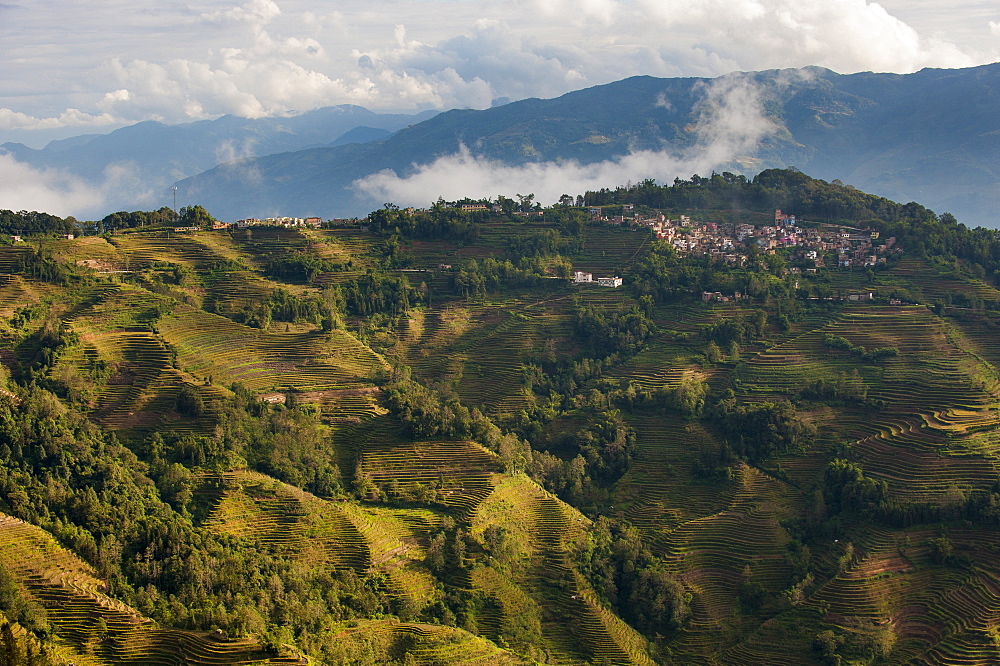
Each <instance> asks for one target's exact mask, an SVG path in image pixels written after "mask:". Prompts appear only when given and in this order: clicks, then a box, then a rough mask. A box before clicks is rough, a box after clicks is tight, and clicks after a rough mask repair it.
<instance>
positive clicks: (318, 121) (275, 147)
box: [0, 105, 437, 212]
mask: <svg viewBox="0 0 1000 666" xmlns="http://www.w3.org/2000/svg"><path fill="white" fill-rule="evenodd" d="M435 113H437V112H436V111H425V112H422V113H418V114H414V115H409V114H383V113H375V112H373V111H369V110H368V109H365V108H363V107H360V106H352V105H343V106H333V107H327V108H323V109H317V110H315V111H310V112H308V113H304V114H301V115H298V116H294V117H290V118H259V119H248V118H238V117H235V116H223V117H222V118H218V119H216V120H204V121H198V122H193V123H185V124H182V125H164V124H162V123H158V122H154V121H147V122H142V123H138V124H136V125H131V126H129V127H123V128H121V129H119V130H116V131H114V132H111V133H110V134H104V135H101V134H89V135H83V136H77V137H72V138H69V139H62V140H58V141H52V142H50V143H49V144H48V145H47V146H45V148H43V149H41V150H35V149H32V148H28V147H27V146H24V145H22V144H17V143H5V144H3V145H0V152H3V151H4V150H6V151H7V152H9V153H10V154H11V155H13V156H14V158H15V159H17V160H18V161H20V162H25V163H27V164H30V165H31V166H33V167H36V168H58V169H62V170H64V171H67V172H69V173H71V174H74V175H76V176H78V177H80V178H84V179H86V180H89V181H91V182H92V183H94V185H95V187H100V188H103V189H104V191H105V192H106V194H107V201H106V207H107V209H108V210H107V211H106V212H111V211H113V210H119V209H128V210H134V209H136V208H141V207H159V206H161V205H164V204H168V203H169V201H168V194H167V190H168V189H169V187H170V185H172V184H173V183H174V182H175V181H177V180H180V179H182V178H185V177H187V176H192V175H195V174H198V173H201V172H203V171H205V170H206V169H211V168H212V167H214V166H216V165H217V164H220V163H223V162H229V161H232V160H235V159H240V158H248V157H257V156H261V155H270V154H272V153H282V152H287V151H293V150H302V149H305V148H312V147H316V146H328V145H342V144H346V143H356V142H363V141H373V140H377V139H384V138H386V137H387V136H390V135H391V134H392V133H393V132H395V131H397V130H399V129H401V128H403V127H406V126H408V125H412V124H413V123H418V122H420V121H422V120H426V119H427V118H430V117H431V116H433V115H434V114H435Z"/></svg>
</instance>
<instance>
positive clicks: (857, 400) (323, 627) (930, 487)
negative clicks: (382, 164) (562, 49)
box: [0, 176, 1000, 665]
mask: <svg viewBox="0 0 1000 666" xmlns="http://www.w3.org/2000/svg"><path fill="white" fill-rule="evenodd" d="M796 177H797V176H796ZM727 205H729V204H728V203H727ZM726 210H728V209H726ZM716 212H718V211H716ZM576 213H579V215H577V219H576V222H578V223H579V224H571V223H573V222H574V218H573V215H575V214H576ZM381 214H382V216H383V217H385V216H391V215H397V216H402V215H404V213H403V212H402V211H398V210H395V209H390V210H386V211H382V213H381ZM685 214H686V215H691V216H694V215H696V211H692V210H685ZM727 214H728V213H727ZM427 215H428V216H432V215H438V216H440V217H441V219H442V220H445V222H447V221H448V219H446V213H443V212H441V210H440V209H438V211H437V212H436V213H428V214H427ZM453 215H454V216H457V217H456V218H455V220H451V224H452V227H445V226H442V225H443V224H444V223H443V222H441V220H437V221H434V224H435V225H437V226H433V225H431V224H430V222H427V224H428V227H427V228H426V229H425V228H423V227H420V226H419V224H421V222H420V220H419V219H418V220H417V221H416V222H414V221H412V220H411V221H410V222H407V220H406V219H404V218H402V217H398V218H394V219H395V222H394V224H393V226H392V227H391V228H388V227H387V228H386V229H381V228H379V226H378V224H377V222H378V219H379V218H378V216H376V215H375V214H373V221H372V224H371V228H365V229H363V228H360V227H358V226H350V227H336V228H323V229H283V228H252V229H250V230H244V229H232V230H216V231H208V230H204V231H197V232H186V233H175V232H173V231H167V230H164V229H159V230H136V231H132V232H130V233H119V234H115V235H106V236H86V237H83V238H77V239H74V240H67V239H63V238H51V237H46V238H42V237H39V238H38V239H35V240H33V241H32V243H31V244H29V243H12V244H11V245H9V246H6V247H2V248H0V315H2V318H0V361H2V363H3V370H2V373H0V379H2V380H3V382H4V384H3V386H2V387H0V388H2V389H3V390H2V391H0V420H2V422H3V424H4V425H3V429H2V431H0V534H2V538H0V613H3V617H4V618H5V621H6V622H9V626H8V628H9V629H10V632H9V634H5V635H7V638H5V639H4V640H7V641H8V642H9V643H10V644H12V645H14V646H15V648H16V649H18V650H21V651H22V653H23V654H24V655H27V651H28V650H29V648H30V650H31V651H32V654H44V656H45V658H46V659H48V660H50V662H52V663H70V662H72V663H77V664H103V663H194V664H200V663H206V664H207V663H211V664H241V663H293V662H297V661H298V660H300V658H301V659H311V660H313V662H314V663H333V664H338V663H344V664H369V663H386V664H413V663H417V664H456V665H457V664H470V665H472V664H529V663H552V664H580V665H584V664H604V663H607V664H616V665H624V664H642V665H648V664H660V663H663V664H667V663H677V664H682V663H683V664H761V663H767V664H771V663H774V664H813V663H830V664H832V663H854V664H862V663H865V664H883V663H884V664H888V663H914V664H951V663H968V664H990V663H997V661H998V660H1000V648H998V647H997V645H998V642H1000V639H998V638H997V636H998V626H1000V564H998V560H997V552H998V548H1000V509H998V507H1000V486H998V479H1000V370H998V368H1000V345H998V343H997V339H998V333H1000V309H998V307H1000V306H998V303H1000V299H998V298H996V294H997V293H1000V292H997V290H996V288H995V286H994V285H993V281H992V277H991V276H992V275H993V274H992V273H990V272H989V270H992V269H989V270H987V267H986V266H985V265H982V264H975V265H973V264H972V263H971V261H970V260H967V259H963V258H962V256H964V255H961V248H957V249H956V250H955V252H956V254H955V255H954V256H950V255H949V257H943V256H932V255H928V254H926V253H924V254H920V253H917V252H911V251H910V250H909V249H908V248H907V246H906V245H905V239H906V238H907V236H906V235H905V234H906V233H907V229H906V228H904V227H900V226H898V225H900V224H902V223H901V222H899V221H898V220H897V221H894V222H892V224H895V225H897V226H895V227H893V226H891V225H890V222H885V223H884V225H885V226H884V227H882V228H881V230H882V233H883V235H887V234H888V233H893V234H897V236H898V238H899V239H900V240H899V245H898V246H899V247H900V251H899V252H895V251H893V252H886V253H884V254H885V255H887V256H888V257H889V259H890V260H889V261H887V262H884V263H883V264H881V265H877V266H874V267H869V269H867V270H861V269H856V268H851V267H837V266H831V267H821V268H820V269H818V270H817V272H815V273H809V272H803V271H802V270H798V271H797V272H793V271H792V270H791V269H790V268H789V266H788V264H787V263H782V261H784V259H785V255H781V254H780V252H779V253H774V254H767V253H766V252H758V251H757V250H753V251H748V252H747V259H746V261H745V264H743V265H731V264H728V263H726V262H724V261H721V260H712V259H711V258H706V257H698V256H688V257H685V256H680V255H679V254H678V253H677V252H676V251H675V250H674V249H673V248H671V247H669V246H667V245H666V244H665V243H663V242H661V241H660V240H657V239H656V238H655V235H653V234H651V233H650V232H649V231H648V230H646V229H641V228H637V227H635V226H633V227H631V228H627V227H620V226H612V225H608V224H606V223H604V222H600V221H592V222H589V223H588V222H586V220H585V218H584V217H581V216H583V215H584V211H576V212H575V213H574V212H573V211H570V212H567V211H559V212H558V213H556V214H554V215H553V220H554V221H552V222H547V221H546V218H545V216H542V217H538V216H537V215H535V216H532V217H530V218H526V217H517V216H512V215H506V214H504V215H500V214H498V215H497V216H496V219H491V218H488V217H481V218H471V217H469V218H468V219H466V218H462V217H461V216H460V213H458V212H455V213H453ZM716 218H718V219H723V218H725V215H722V213H719V215H716V216H715V217H713V218H712V219H716ZM741 219H743V218H741ZM745 219H755V220H766V214H765V212H763V211H755V212H752V211H748V212H747V216H746V218H745ZM477 220H478V221H477ZM432 221H433V220H432ZM406 224H411V226H409V227H408V226H406ZM914 224H915V223H914ZM927 224H931V223H930V222H928V223H927ZM427 229H430V231H428V230H427ZM442 229H444V230H442ZM449 229H450V231H449ZM932 229H933V227H932ZM925 233H926V232H925ZM793 252H794V250H789V251H788V252H786V254H787V258H788V259H789V261H798V259H797V258H796V257H795V256H794V254H793ZM776 257H777V258H776ZM955 257H958V258H955ZM779 259H781V261H779ZM980 259H982V258H981V257H980ZM983 261H985V260H983ZM976 266H979V268H976ZM570 268H572V269H573V270H579V271H585V272H591V273H594V274H595V275H602V276H603V275H612V274H614V275H621V276H623V277H624V278H625V285H624V286H621V287H617V288H612V287H603V286H599V285H597V284H573V283H571V281H570V280H569V279H568V277H567V276H568V275H569V274H570V273H569V272H568V271H569V269H570ZM792 268H800V267H797V266H795V267H792ZM736 292H739V296H737V295H736ZM852 295H853V296H854V298H850V296H852ZM19 654H20V653H19Z"/></svg>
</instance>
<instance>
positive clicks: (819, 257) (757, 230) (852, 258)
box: [590, 204, 899, 272]
mask: <svg viewBox="0 0 1000 666" xmlns="http://www.w3.org/2000/svg"><path fill="white" fill-rule="evenodd" d="M622 208H623V211H622V212H623V213H631V212H633V211H634V208H633V206H632V205H631V204H625V205H624V206H623V207H622ZM590 214H591V216H592V217H594V216H599V215H600V214H601V209H600V208H591V209H590ZM601 219H607V218H601ZM607 221H609V222H616V221H617V222H619V223H621V224H627V225H631V226H645V227H649V228H650V229H651V230H652V231H653V233H654V234H655V235H656V237H657V238H659V239H661V240H664V241H666V242H667V243H670V244H671V245H672V246H673V247H674V248H675V249H676V250H677V252H678V253H679V254H682V255H691V256H702V255H706V254H708V255H712V256H715V257H719V258H721V259H723V260H725V261H726V262H728V263H732V264H737V265H742V264H743V263H744V262H746V260H747V253H746V251H745V249H744V248H746V246H747V245H748V244H750V243H753V244H755V245H756V246H757V247H758V248H759V249H760V250H761V252H763V253H765V254H773V253H774V252H775V251H776V250H778V249H782V248H795V250H796V253H795V257H794V258H797V259H805V260H811V261H812V262H814V263H813V266H814V267H810V268H807V269H806V270H807V271H810V272H815V271H816V268H823V267H824V265H825V264H824V260H825V259H824V258H825V257H826V256H828V255H831V254H836V255H837V265H838V266H840V267H841V268H850V267H854V266H860V267H873V266H877V265H879V264H884V263H885V262H886V256H887V255H888V254H889V253H891V252H898V251H899V248H895V247H894V246H895V243H896V239H895V238H888V239H886V240H885V241H883V242H881V243H878V242H877V241H878V240H879V233H878V232H877V231H871V232H869V231H859V230H857V229H850V228H843V227H837V226H831V225H820V226H819V227H815V228H814V227H812V226H811V225H810V228H804V227H801V226H799V225H798V224H797V223H796V219H795V216H794V215H787V214H785V213H783V212H781V210H776V211H774V224H772V225H765V226H759V227H758V226H755V225H753V224H717V223H715V222H704V223H699V222H694V221H692V220H691V218H689V217H688V216H686V215H681V216H680V217H679V218H678V219H677V220H671V219H669V218H667V217H666V216H664V215H662V214H661V215H656V216H654V217H651V218H640V217H632V218H628V217H625V216H624V215H622V216H619V217H616V218H612V219H607ZM791 270H792V272H800V270H801V269H794V268H793V269H791Z"/></svg>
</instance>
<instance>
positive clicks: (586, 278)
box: [573, 271, 594, 284]
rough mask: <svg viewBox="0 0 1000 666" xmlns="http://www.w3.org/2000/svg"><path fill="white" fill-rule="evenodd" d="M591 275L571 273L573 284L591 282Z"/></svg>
mask: <svg viewBox="0 0 1000 666" xmlns="http://www.w3.org/2000/svg"><path fill="white" fill-rule="evenodd" d="M593 281H594V274H593V273H584V272H583V271H573V283H574V284H583V283H584V282H593Z"/></svg>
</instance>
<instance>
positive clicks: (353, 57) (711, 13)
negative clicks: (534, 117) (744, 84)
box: [0, 0, 1000, 140]
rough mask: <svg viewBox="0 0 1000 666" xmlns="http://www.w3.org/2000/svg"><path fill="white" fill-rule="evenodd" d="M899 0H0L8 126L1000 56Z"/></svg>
mask: <svg viewBox="0 0 1000 666" xmlns="http://www.w3.org/2000/svg"><path fill="white" fill-rule="evenodd" d="M892 2H896V0H892ZM892 2H890V3H883V4H877V3H874V2H868V1H867V0H683V1H681V0H586V1H585V2H571V1H570V0H491V1H489V2H486V3H482V2H475V1H473V0H424V1H422V2H419V3H407V2H398V1H395V2H394V1H389V0H365V1H364V2H362V1H361V0H344V2H340V3H337V5H336V10H322V9H318V8H317V5H316V3H311V2H306V0H246V1H244V2H238V1H236V2H234V1H233V0H202V1H201V2H198V3H194V4H183V3H169V4H163V3H151V2H125V0H94V2H92V3H87V4H86V5H78V4H69V5H67V4H65V3H52V4H50V5H46V4H44V3H16V4H9V5H0V40H3V43H4V44H5V49H4V54H2V55H0V84H2V85H0V91H2V92H0V135H3V134H7V135H10V134H11V133H12V132H21V133H24V132H28V131H32V130H34V131H40V130H53V129H55V128H60V127H62V128H75V127H101V126H109V125H114V124H124V123H129V122H135V121H138V120H145V119H157V120H163V121H167V122H180V121H185V120H195V119H202V118H210V117H215V116H218V115H221V114H226V113H231V114H235V115H240V116H246V117H261V116H274V115H283V114H289V113H293V112H301V111H305V110H308V109H312V108H316V107H320V106H325V105H331V104H341V103H353V104H359V105H363V106H367V107H369V108H375V109H388V108H392V109H412V108H430V107H434V108H451V107H470V108H485V107H488V106H489V105H490V104H491V103H492V102H493V100H495V99H497V98H509V99H512V100H517V99H522V98H525V97H530V96H536V97H552V96H556V95H559V94H562V93H565V92H568V91H570V90H574V89H579V88H582V87H586V86H589V85H596V84H601V83H607V82H610V81H613V80H617V79H620V78H624V77H625V76H629V75H634V74H649V75H653V76H709V77H711V76H718V75H722V74H725V73H728V72H731V71H737V70H744V71H747V70H759V69H768V68H784V67H800V66H805V65H820V66H825V67H829V68H831V69H834V70H836V71H840V72H852V71H860V70H875V71H894V72H910V71H915V70H916V69H919V68H921V67H925V66H936V67H958V66H968V65H974V64H978V63H985V62H990V61H993V60H997V59H1000V45H998V43H997V39H996V28H995V26H996V24H997V21H1000V15H997V14H996V13H995V11H993V10H989V5H988V4H987V3H985V2H982V1H966V2H964V3H962V5H961V7H959V8H957V9H956V8H940V9H937V10H936V11H937V12H938V13H939V14H940V15H941V17H942V20H941V21H939V22H937V23H935V22H934V21H933V16H930V14H931V12H932V11H934V10H933V8H932V7H931V6H930V5H928V4H926V3H922V4H921V3H918V5H917V6H916V7H917V8H916V9H914V10H912V11H911V13H912V15H913V17H914V20H916V21H919V22H920V24H921V25H925V24H926V25H931V26H935V27H934V28H933V30H931V29H923V30H918V29H916V28H914V27H913V26H912V25H910V24H909V23H907V22H906V21H904V20H902V19H900V18H899V17H897V16H896V15H895V14H894V13H893V11H890V10H888V9H886V6H890V5H891V4H892ZM902 6H903V5H900V7H902ZM984 8H985V9H984ZM984 11H987V12H988V11H993V13H992V14H984V13H983V12H984ZM945 14H947V16H946V17H945V16H944V15H945ZM956 15H958V16H968V19H959V18H956ZM54 91H64V92H54ZM0 140H2V138H0Z"/></svg>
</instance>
